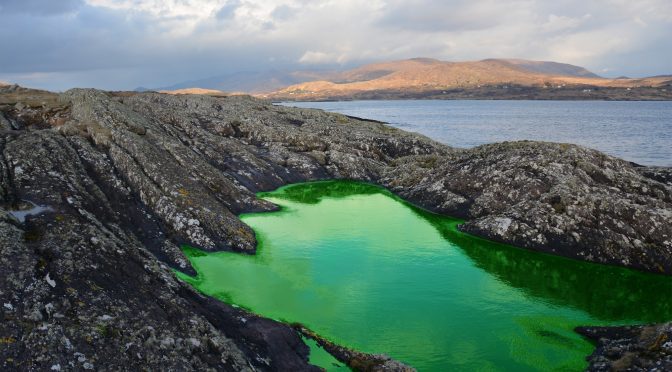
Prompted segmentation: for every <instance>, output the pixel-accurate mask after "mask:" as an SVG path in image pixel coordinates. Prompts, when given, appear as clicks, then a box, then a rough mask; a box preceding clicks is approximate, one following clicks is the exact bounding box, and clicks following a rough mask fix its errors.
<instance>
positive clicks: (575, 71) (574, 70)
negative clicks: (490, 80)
mask: <svg viewBox="0 0 672 372" xmlns="http://www.w3.org/2000/svg"><path fill="white" fill-rule="evenodd" d="M494 61H502V62H508V63H510V64H512V65H514V66H516V67H518V68H521V69H523V70H525V71H529V72H532V73H539V74H545V75H553V76H573V77H588V78H599V77H600V76H598V75H596V74H594V73H592V72H590V71H588V70H586V69H585V68H583V67H579V66H574V65H570V64H567V63H558V62H548V61H528V60H525V59H500V60H497V59H495V60H494Z"/></svg>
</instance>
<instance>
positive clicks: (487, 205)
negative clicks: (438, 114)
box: [0, 86, 672, 370]
mask: <svg viewBox="0 0 672 372" xmlns="http://www.w3.org/2000/svg"><path fill="white" fill-rule="evenodd" d="M0 115H2V116H0V205H2V209H0V229H1V230H2V234H0V246H2V247H3V249H2V252H1V253H0V254H1V260H2V266H0V302H2V304H4V307H3V308H1V309H0V311H2V316H3V317H4V319H5V321H3V322H2V323H1V324H0V332H1V334H0V337H2V339H1V340H2V343H3V346H6V347H3V348H2V349H1V350H0V363H4V364H3V366H4V368H8V369H12V368H20V369H45V368H46V369H49V368H52V367H53V368H62V369H78V368H96V369H98V368H102V369H118V368H121V367H123V366H131V367H133V366H135V367H138V368H139V367H144V368H149V369H159V368H161V369H163V368H166V367H169V368H173V369H202V368H216V369H225V370H226V369H230V370H240V369H246V368H250V369H257V370H259V369H261V370H264V369H271V370H273V369H283V370H309V369H312V368H313V367H312V366H310V365H309V364H308V363H307V352H308V351H307V348H306V346H305V345H304V344H303V343H302V342H301V340H300V338H299V336H298V335H297V333H296V332H295V331H293V330H292V329H291V328H290V327H289V326H287V325H284V324H280V323H277V322H274V321H271V320H267V319H262V318H259V317H255V316H253V315H251V314H249V313H247V312H245V311H242V310H240V309H236V308H233V307H231V306H229V305H226V304H222V303H219V302H217V301H215V300H212V299H210V298H207V297H204V296H202V295H200V294H198V293H195V292H194V291H193V290H192V289H191V288H190V287H188V286H186V285H185V284H183V283H181V282H179V281H177V280H176V279H175V277H174V275H173V273H172V272H171V270H170V268H175V269H179V270H182V271H185V272H191V273H193V270H192V269H191V267H190V266H189V263H188V261H187V260H186V259H185V258H184V256H183V255H182V253H181V252H180V250H179V248H178V247H179V245H180V244H185V243H186V244H191V245H194V246H198V247H200V248H202V249H204V250H208V251H214V250H233V251H237V252H241V253H244V254H252V253H254V250H255V246H256V242H255V237H254V234H253V232H252V231H251V230H250V228H249V227H247V226H246V225H245V224H243V223H242V222H241V221H240V220H239V219H238V218H237V215H238V214H240V213H242V212H250V211H268V210H273V209H274V208H276V207H275V206H274V205H272V204H270V203H268V202H266V201H263V200H259V199H257V198H256V197H255V193H256V192H259V191H264V190H271V189H275V188H277V187H279V186H281V185H284V184H288V183H293V182H301V181H308V180H318V179H329V178H347V179H354V180H361V181H367V182H373V183H377V184H380V185H383V186H385V187H388V188H389V189H391V190H392V191H394V192H395V193H397V194H398V195H400V196H402V197H404V198H405V199H407V200H410V201H412V202H414V203H416V204H418V205H420V206H422V207H425V208H427V209H430V210H434V211H437V212H440V213H446V214H451V215H455V216H460V217H464V218H465V219H467V222H466V223H465V224H464V225H463V226H462V229H463V230H465V231H468V232H471V233H474V234H477V235H480V236H484V237H487V238H490V239H494V240H498V241H503V242H507V243H511V244H515V245H518V246H520V247H525V248H528V249H533V250H538V251H543V252H549V253H553V254H559V255H564V256H568V257H572V258H576V259H581V260H587V261H593V262H600V263H608V264H615V265H621V266H626V267H632V268H637V269H640V270H646V271H652V272H661V273H666V274H670V273H672V252H671V251H672V246H671V244H672V243H671V241H672V240H671V239H672V187H670V185H669V184H667V183H665V182H661V180H660V179H659V178H656V177H657V176H655V175H651V174H648V173H646V172H644V171H642V170H641V169H638V168H637V167H635V166H633V165H632V164H630V163H627V162H624V161H621V160H619V159H615V158H612V157H609V156H606V155H604V154H601V153H599V152H596V151H593V150H589V149H585V148H581V147H577V146H573V145H565V144H552V143H536V142H515V143H503V144H495V145H488V146H482V147H479V148H475V149H471V150H456V149H452V148H449V147H447V146H444V145H441V144H439V143H436V142H434V141H432V140H430V139H428V138H425V137H423V136H420V135H417V134H412V133H407V132H403V131H400V130H397V129H393V128H390V127H388V126H386V125H384V124H381V123H377V122H371V121H362V120H357V119H354V118H348V117H345V116H343V115H338V114H330V113H325V112H321V111H316V110H306V109H292V108H284V107H277V106H273V105H270V104H268V103H266V102H264V101H260V100H255V99H252V98H249V97H206V96H171V95H163V94H157V93H142V94H131V93H106V92H102V91H96V90H83V89H77V90H71V91H68V92H66V93H63V94H61V95H57V94H52V93H49V92H41V91H32V90H25V89H23V88H20V87H16V86H12V87H4V88H0ZM3 123H4V124H3ZM7 123H8V124H7ZM663 181H664V180H663ZM25 205H29V206H37V207H40V209H39V210H36V212H35V213H34V214H33V215H28V216H25V219H18V218H17V216H24V215H25V214H26V213H23V214H20V213H17V212H16V210H18V209H25V208H22V207H21V206H25ZM24 212H25V211H24ZM381 352H384V350H381Z"/></svg>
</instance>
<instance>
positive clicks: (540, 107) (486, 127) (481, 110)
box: [280, 100, 672, 166]
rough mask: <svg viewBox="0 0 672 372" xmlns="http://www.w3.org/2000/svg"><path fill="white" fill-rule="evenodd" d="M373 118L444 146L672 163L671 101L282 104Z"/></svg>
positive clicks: (470, 101)
mask: <svg viewBox="0 0 672 372" xmlns="http://www.w3.org/2000/svg"><path fill="white" fill-rule="evenodd" d="M280 104H281V105H284V106H294V107H303V108H317V109H322V110H326V111H331V112H338V113H341V114H344V115H350V116H356V117H360V118H366V119H374V120H379V121H383V122H385V123H388V124H389V125H391V126H393V127H396V128H400V129H403V130H407V131H411V132H417V133H420V134H423V135H425V136H427V137H430V138H432V139H434V140H436V141H439V142H442V143H444V144H446V145H449V146H453V147H459V148H470V147H474V146H479V145H483V144H487V143H493V142H502V141H517V140H536V141H550V142H563V143H572V144H577V145H581V146H585V147H589V148H593V149H597V150H600V151H602V152H605V153H607V154H609V155H613V156H616V157H619V158H622V159H625V160H628V161H631V162H634V163H637V164H640V165H646V166H672V102H670V101H656V102H650V101H518V100H517V101H505V100H501V101H500V100H496V101H482V100H391V101H339V102H282V103H280Z"/></svg>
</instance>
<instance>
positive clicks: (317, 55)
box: [299, 51, 346, 64]
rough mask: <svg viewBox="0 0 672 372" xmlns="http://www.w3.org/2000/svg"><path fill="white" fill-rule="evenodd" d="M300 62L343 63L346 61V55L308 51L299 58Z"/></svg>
mask: <svg viewBox="0 0 672 372" xmlns="http://www.w3.org/2000/svg"><path fill="white" fill-rule="evenodd" d="M299 62H300V63H306V64H333V63H343V62H346V56H345V55H343V54H341V55H338V54H335V53H325V52H315V51H307V52H305V53H304V54H303V55H302V56H301V58H299Z"/></svg>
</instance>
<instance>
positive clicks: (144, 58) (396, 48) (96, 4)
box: [0, 0, 672, 90]
mask: <svg viewBox="0 0 672 372" xmlns="http://www.w3.org/2000/svg"><path fill="white" fill-rule="evenodd" d="M0 35H2V37H0V51H1V54H0V81H6V82H13V83H19V84H21V85H24V86H29V87H35V88H44V89H50V90H66V89H68V88H72V87H95V88H102V89H113V90H123V89H134V88H136V87H139V86H144V87H150V88H154V87H162V86H167V85H172V84H175V83H179V82H182V81H185V80H196V79H201V78H207V77H210V76H217V75H225V74H229V73H234V72H241V71H246V72H249V71H267V70H307V69H325V70H326V69H344V68H350V67H354V66H358V65H361V64H364V63H369V62H375V61H384V60H394V59H405V58H413V57H431V58H437V59H441V60H448V61H465V60H479V59H485V58H525V59H533V60H550V61H557V62H565V63H572V64H576V65H580V66H583V67H586V68H588V69H589V70H591V71H593V72H595V73H597V74H600V75H603V76H608V77H616V76H622V75H626V76H631V77H640V76H651V75H661V74H672V0H636V1H635V0H507V1H502V0H500V1H497V0H358V1H356V0H164V1H160V0H0Z"/></svg>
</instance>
